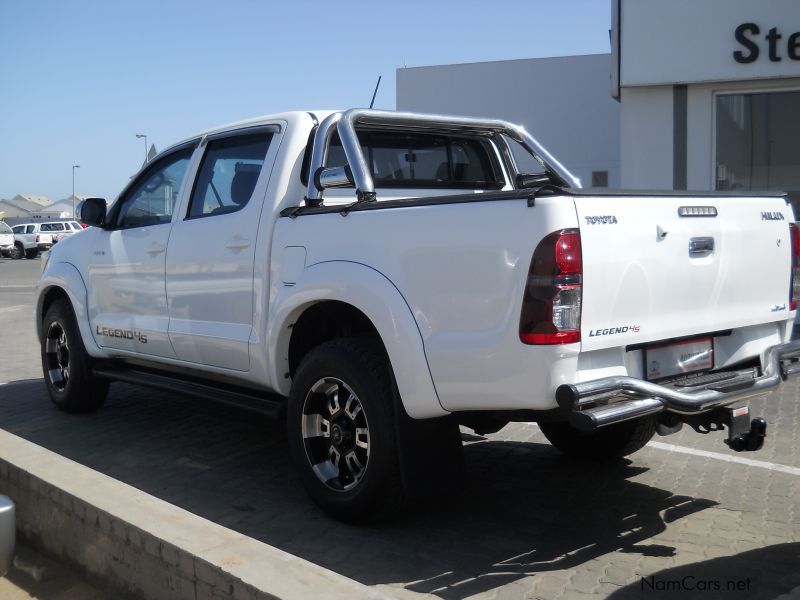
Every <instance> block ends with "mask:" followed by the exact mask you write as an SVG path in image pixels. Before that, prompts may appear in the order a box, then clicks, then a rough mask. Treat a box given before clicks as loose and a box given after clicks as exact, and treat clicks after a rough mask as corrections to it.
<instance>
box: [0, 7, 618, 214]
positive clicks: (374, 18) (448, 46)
mask: <svg viewBox="0 0 800 600" xmlns="http://www.w3.org/2000/svg"><path fill="white" fill-rule="evenodd" d="M609 23H610V4H609V2H608V0H493V1H491V2H489V1H488V0H484V1H475V0H447V1H438V2H437V1H434V0H427V1H422V0H395V1H393V2H378V1H375V0H373V1H372V2H361V1H345V2H311V1H307V0H292V1H290V2H269V1H266V0H262V1H255V0H227V1H223V0H217V1H215V2H210V1H207V0H193V1H177V0H173V1H168V0H160V1H158V0H141V1H137V2H133V1H130V0H119V1H102V2H101V1H82V0H73V1H72V2H59V1H51V0H37V1H35V2H31V1H29V0H22V1H20V0H3V2H2V3H0V198H10V197H12V196H14V195H15V194H18V193H30V194H42V195H46V196H49V197H50V199H51V200H58V199H60V198H64V197H66V196H68V195H69V194H70V193H71V186H72V165H73V164H80V165H81V168H80V169H79V170H78V172H77V177H76V193H78V194H91V195H98V196H104V197H107V198H113V197H114V196H116V194H117V193H119V191H120V190H121V189H122V187H123V185H124V184H125V183H126V182H127V180H128V178H129V177H130V175H132V174H133V173H134V172H135V171H137V170H138V168H139V167H140V166H141V163H142V160H143V157H144V144H143V141H142V140H141V139H136V137H135V134H137V133H145V134H147V135H148V141H149V142H151V143H155V144H156V147H157V148H158V149H162V148H164V147H166V146H167V145H169V144H171V143H173V142H175V141H178V140H179V139H181V138H183V137H186V136H188V135H190V134H192V133H193V132H195V131H198V130H202V129H207V128H209V127H212V126H215V125H219V124H222V123H227V122H231V121H236V120H240V119H244V118H248V117H253V116H257V115H262V114H268V113H273V112H280V111H284V110H296V109H308V108H349V107H353V106H367V105H368V104H369V101H370V98H371V95H372V91H373V88H374V85H375V82H376V80H377V77H378V75H382V76H383V81H382V83H381V87H380V90H379V92H378V97H377V99H376V102H375V106H376V107H378V108H386V109H393V108H394V106H395V69H397V68H398V67H403V66H409V67H411V66H419V65H432V64H448V63H461V62H477V61H488V60H503V59H513V58H535V57H542V56H560V55H568V54H592V53H598V52H608V49H609V42H608V29H609ZM498 93H502V90H498Z"/></svg>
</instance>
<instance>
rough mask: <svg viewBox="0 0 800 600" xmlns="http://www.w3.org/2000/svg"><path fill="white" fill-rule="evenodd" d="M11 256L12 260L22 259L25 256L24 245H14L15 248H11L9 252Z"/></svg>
mask: <svg viewBox="0 0 800 600" xmlns="http://www.w3.org/2000/svg"><path fill="white" fill-rule="evenodd" d="M9 256H11V258H13V259H19V258H22V257H23V256H25V248H24V247H23V246H22V244H20V243H19V242H17V243H16V244H14V247H13V248H11V250H10V251H9Z"/></svg>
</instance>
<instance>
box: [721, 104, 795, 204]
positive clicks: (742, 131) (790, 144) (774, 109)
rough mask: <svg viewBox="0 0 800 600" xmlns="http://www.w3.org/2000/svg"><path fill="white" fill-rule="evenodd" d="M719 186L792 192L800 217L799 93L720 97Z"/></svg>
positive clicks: (793, 202) (791, 195) (725, 188)
mask: <svg viewBox="0 0 800 600" xmlns="http://www.w3.org/2000/svg"><path fill="white" fill-rule="evenodd" d="M716 131H717V139H716V157H717V160H716V188H717V189H718V190H782V191H785V192H789V195H790V197H791V199H792V204H793V205H794V207H795V214H796V215H797V216H798V217H800V91H796V92H795V91H792V92H770V93H758V94H731V95H718V96H717V97H716Z"/></svg>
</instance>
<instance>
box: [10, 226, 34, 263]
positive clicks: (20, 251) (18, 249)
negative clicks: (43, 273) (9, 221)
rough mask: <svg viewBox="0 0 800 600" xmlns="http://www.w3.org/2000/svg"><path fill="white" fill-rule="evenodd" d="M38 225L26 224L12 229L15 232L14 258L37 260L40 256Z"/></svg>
mask: <svg viewBox="0 0 800 600" xmlns="http://www.w3.org/2000/svg"><path fill="white" fill-rule="evenodd" d="M38 225H39V224H38V223H24V224H22V225H14V227H12V228H11V229H12V230H13V231H14V246H15V249H14V251H13V252H12V257H13V258H22V257H23V256H24V257H25V258H36V257H37V256H38V255H39V243H38V240H37V238H38V237H39V236H38V234H37V233H36V230H37V229H38Z"/></svg>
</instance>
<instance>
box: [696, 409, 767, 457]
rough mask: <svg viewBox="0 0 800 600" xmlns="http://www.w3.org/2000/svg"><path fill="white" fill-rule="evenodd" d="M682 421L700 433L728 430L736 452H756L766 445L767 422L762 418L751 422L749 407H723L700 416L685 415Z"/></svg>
mask: <svg viewBox="0 0 800 600" xmlns="http://www.w3.org/2000/svg"><path fill="white" fill-rule="evenodd" d="M681 420H682V421H683V422H684V423H687V424H688V425H689V426H690V427H691V428H692V429H694V430H695V431H696V432H698V433H703V434H706V433H711V432H712V431H721V430H723V429H725V428H727V429H728V439H726V440H725V443H726V444H728V446H729V447H730V449H731V450H735V451H736V452H755V451H756V450H760V449H761V447H762V446H763V445H764V438H766V437H767V422H766V421H765V420H764V419H762V418H760V417H759V418H756V419H753V420H750V409H749V407H747V406H722V407H719V408H715V409H714V410H711V411H709V412H706V413H701V414H699V415H691V416H687V415H683V416H682V418H681Z"/></svg>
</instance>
